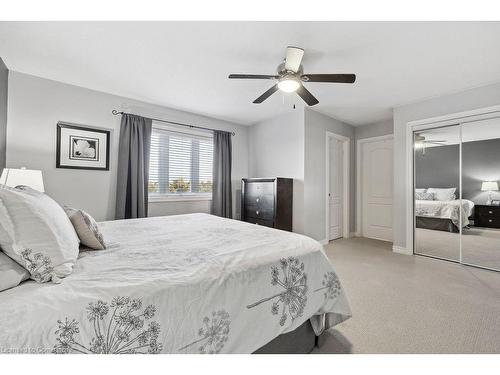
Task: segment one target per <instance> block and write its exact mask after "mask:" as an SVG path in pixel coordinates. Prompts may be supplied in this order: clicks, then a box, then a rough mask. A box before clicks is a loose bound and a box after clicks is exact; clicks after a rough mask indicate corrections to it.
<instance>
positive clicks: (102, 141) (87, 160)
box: [56, 122, 110, 171]
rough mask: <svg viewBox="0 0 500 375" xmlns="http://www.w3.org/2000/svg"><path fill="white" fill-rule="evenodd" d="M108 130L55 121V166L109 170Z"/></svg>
mask: <svg viewBox="0 0 500 375" xmlns="http://www.w3.org/2000/svg"><path fill="white" fill-rule="evenodd" d="M109 135H110V131H109V130H104V129H99V128H91V127H86V126H79V125H73V124H69V123H64V122H58V123H57V140H56V142H57V145H56V147H57V149H56V167H57V168H71V169H95V170H102V171H109Z"/></svg>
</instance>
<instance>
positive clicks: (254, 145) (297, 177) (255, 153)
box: [248, 108, 304, 233]
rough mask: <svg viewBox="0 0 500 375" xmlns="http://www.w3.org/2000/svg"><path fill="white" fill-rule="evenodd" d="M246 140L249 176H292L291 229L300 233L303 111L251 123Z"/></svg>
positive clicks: (302, 188)
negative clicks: (247, 140) (247, 143)
mask: <svg viewBox="0 0 500 375" xmlns="http://www.w3.org/2000/svg"><path fill="white" fill-rule="evenodd" d="M248 139H249V159H248V160H249V175H250V177H289V178H293V231H294V232H296V233H304V110H303V109H302V108H297V109H296V110H293V111H291V112H289V113H287V114H284V115H282V116H278V117H276V118H273V119H270V120H267V121H263V122H260V123H258V124H255V125H253V126H251V127H250V131H249V138H248Z"/></svg>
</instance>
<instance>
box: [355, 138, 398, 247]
mask: <svg viewBox="0 0 500 375" xmlns="http://www.w3.org/2000/svg"><path fill="white" fill-rule="evenodd" d="M392 165H393V148H392V139H387V140H380V141H374V142H366V143H363V146H362V163H361V168H362V181H361V187H362V233H361V235H362V236H363V237H368V238H375V239H379V240H384V241H392V184H393V177H392V176H393V166H392Z"/></svg>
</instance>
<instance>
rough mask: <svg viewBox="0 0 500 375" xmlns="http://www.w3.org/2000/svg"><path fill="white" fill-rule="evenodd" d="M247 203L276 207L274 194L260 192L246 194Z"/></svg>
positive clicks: (262, 206)
mask: <svg viewBox="0 0 500 375" xmlns="http://www.w3.org/2000/svg"><path fill="white" fill-rule="evenodd" d="M245 205H249V206H258V207H261V208H266V207H274V195H272V194H260V195H247V194H245Z"/></svg>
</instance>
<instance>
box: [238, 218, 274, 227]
mask: <svg viewBox="0 0 500 375" xmlns="http://www.w3.org/2000/svg"><path fill="white" fill-rule="evenodd" d="M245 221H246V222H247V223H251V224H257V225H263V226H265V227H269V228H273V226H274V222H273V221H272V220H263V219H258V218H255V217H247V218H245Z"/></svg>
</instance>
